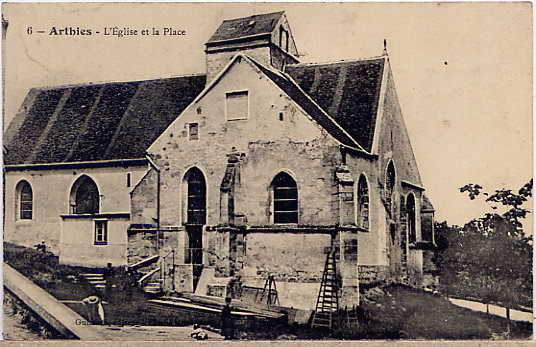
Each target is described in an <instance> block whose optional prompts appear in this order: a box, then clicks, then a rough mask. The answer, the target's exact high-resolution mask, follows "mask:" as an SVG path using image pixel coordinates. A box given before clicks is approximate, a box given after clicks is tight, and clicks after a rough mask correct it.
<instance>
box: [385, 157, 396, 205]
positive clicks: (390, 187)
mask: <svg viewBox="0 0 536 347" xmlns="http://www.w3.org/2000/svg"><path fill="white" fill-rule="evenodd" d="M395 180H396V176H395V167H394V165H393V162H392V161H391V162H389V165H388V166H387V172H386V175H385V204H386V206H387V210H388V211H389V213H391V214H392V213H393V191H394V189H395Z"/></svg>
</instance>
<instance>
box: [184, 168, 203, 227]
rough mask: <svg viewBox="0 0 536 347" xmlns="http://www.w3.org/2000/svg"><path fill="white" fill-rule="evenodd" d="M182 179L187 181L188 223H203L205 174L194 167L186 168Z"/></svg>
mask: <svg viewBox="0 0 536 347" xmlns="http://www.w3.org/2000/svg"><path fill="white" fill-rule="evenodd" d="M184 179H185V180H186V183H187V192H188V193H187V194H188V196H187V210H186V221H187V223H188V224H199V225H202V224H205V223H206V218H207V207H206V204H207V185H206V183H205V176H204V175H203V173H202V172H201V170H199V169H198V168H196V167H193V168H191V169H190V170H188V172H187V173H186V175H185V176H184Z"/></svg>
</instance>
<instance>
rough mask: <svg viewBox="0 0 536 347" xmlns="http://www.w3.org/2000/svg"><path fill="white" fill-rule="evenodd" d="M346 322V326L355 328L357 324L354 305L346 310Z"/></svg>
mask: <svg viewBox="0 0 536 347" xmlns="http://www.w3.org/2000/svg"><path fill="white" fill-rule="evenodd" d="M346 324H347V326H348V328H357V327H358V326H359V320H358V318H357V308H356V307H353V308H352V309H351V310H346Z"/></svg>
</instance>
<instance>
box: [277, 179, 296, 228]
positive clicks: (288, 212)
mask: <svg viewBox="0 0 536 347" xmlns="http://www.w3.org/2000/svg"><path fill="white" fill-rule="evenodd" d="M272 189H273V207H274V223H276V224H284V223H298V186H297V185H296V181H295V180H294V179H293V178H292V177H290V175H289V174H287V173H285V172H280V173H279V174H277V176H275V178H274V180H273V181H272Z"/></svg>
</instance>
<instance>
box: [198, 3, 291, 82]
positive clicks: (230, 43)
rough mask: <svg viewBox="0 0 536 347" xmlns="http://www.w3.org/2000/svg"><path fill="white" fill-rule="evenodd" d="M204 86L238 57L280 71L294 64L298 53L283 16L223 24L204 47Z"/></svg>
mask: <svg viewBox="0 0 536 347" xmlns="http://www.w3.org/2000/svg"><path fill="white" fill-rule="evenodd" d="M205 47H206V49H205V53H206V64H207V65H206V67H207V83H209V82H210V81H212V79H213V78H214V77H215V76H216V75H217V74H218V73H219V72H220V71H221V69H222V68H223V67H225V65H226V64H227V63H228V62H229V61H230V60H231V59H232V58H233V57H234V56H235V55H236V54H239V53H242V54H245V55H247V56H248V57H250V58H253V59H255V60H256V61H258V62H259V63H261V64H263V65H271V66H273V67H275V68H277V69H279V70H283V68H284V67H285V65H287V64H296V63H298V62H299V61H298V50H297V48H296V43H295V42H294V38H293V37H292V33H291V31H290V27H289V24H288V21H287V17H286V15H285V12H283V11H281V12H274V13H267V14H259V15H254V16H250V17H245V18H238V19H231V20H225V21H223V23H222V24H221V25H220V26H219V27H218V29H217V30H216V31H215V32H214V34H213V35H212V37H211V38H210V39H209V40H208V42H207V43H205Z"/></svg>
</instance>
